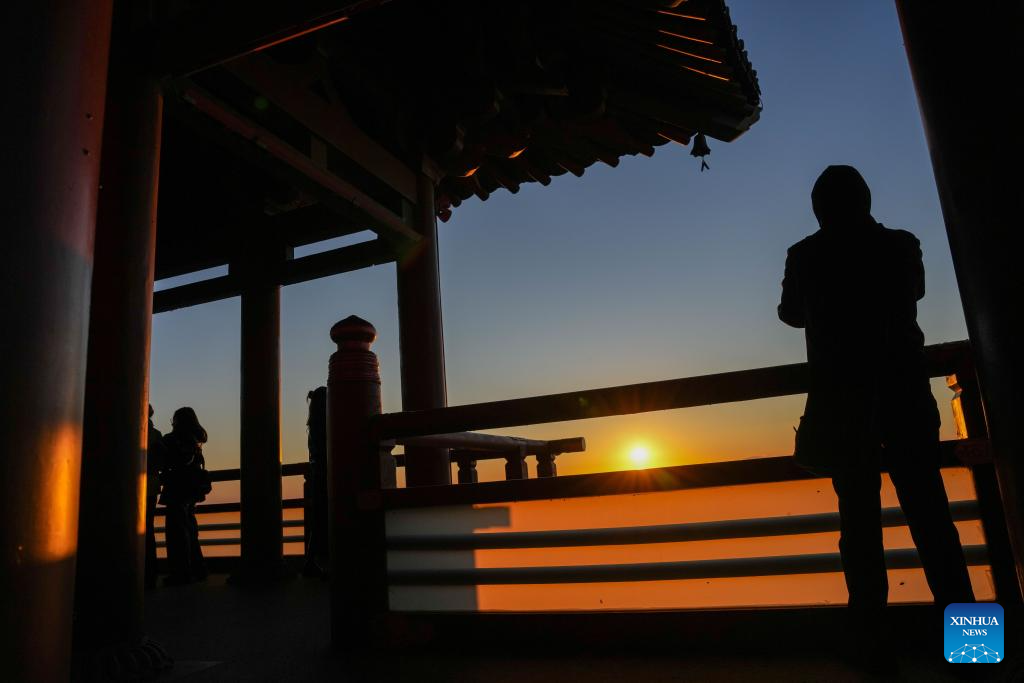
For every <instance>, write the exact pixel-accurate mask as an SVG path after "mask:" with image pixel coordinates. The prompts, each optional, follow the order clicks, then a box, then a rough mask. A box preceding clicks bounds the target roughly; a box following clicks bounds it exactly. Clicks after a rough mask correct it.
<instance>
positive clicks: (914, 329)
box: [779, 166, 974, 656]
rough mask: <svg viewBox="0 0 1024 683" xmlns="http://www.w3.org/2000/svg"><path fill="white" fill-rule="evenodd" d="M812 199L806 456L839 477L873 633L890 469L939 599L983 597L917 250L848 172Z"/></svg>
mask: <svg viewBox="0 0 1024 683" xmlns="http://www.w3.org/2000/svg"><path fill="white" fill-rule="evenodd" d="M811 200H812V205H813V208H814V215H815V216H816V217H817V219H818V224H819V225H820V228H821V229H820V230H819V231H818V232H816V233H814V234H813V235H811V236H809V237H807V238H805V239H803V240H801V241H800V242H797V243H796V244H794V245H793V246H792V247H791V248H790V249H789V254H788V256H787V259H786V273H785V279H784V280H783V282H782V303H781V304H780V305H779V318H781V319H782V321H783V322H785V323H786V324H788V325H791V326H793V327H803V328H805V335H806V340H807V360H808V364H809V366H810V371H811V378H810V390H809V392H808V396H807V405H806V408H805V412H804V416H803V418H802V419H801V425H800V429H799V431H798V433H797V449H796V456H797V460H798V461H799V462H800V463H801V464H802V465H804V466H805V467H807V468H808V469H810V470H811V471H814V472H816V473H819V474H824V475H829V476H831V477H832V484H833V486H834V488H835V490H836V494H837V495H838V496H839V514H840V518H841V538H840V541H839V551H840V554H841V556H842V560H843V570H844V572H845V574H846V585H847V588H848V589H849V593H850V602H849V605H850V609H851V616H852V617H854V619H853V621H852V624H853V625H854V626H855V628H856V627H858V626H859V627H861V628H857V632H858V637H860V638H869V637H870V636H869V634H871V633H877V627H878V623H873V622H874V621H875V619H876V618H877V617H878V616H880V615H881V611H882V609H883V608H884V607H885V605H886V602H887V600H888V580H887V576H886V570H885V558H884V554H883V548H882V528H881V521H880V516H879V515H880V512H879V511H880V508H881V504H880V497H879V489H880V485H881V482H880V475H879V467H880V463H881V462H883V461H884V462H885V464H886V465H887V467H888V470H889V473H890V475H891V477H892V481H893V484H894V485H895V487H896V492H897V494H898V496H899V500H900V505H901V507H902V508H903V511H904V513H905V515H906V518H907V523H908V525H909V527H910V532H911V534H912V536H913V539H914V543H915V545H916V546H917V549H918V553H919V555H920V557H921V563H922V565H923V566H924V571H925V575H926V577H927V579H928V586H929V587H930V588H931V591H932V594H933V595H934V597H935V602H936V603H937V604H938V605H939V606H940V607H942V608H945V606H946V605H947V604H948V603H951V602H973V600H974V597H973V593H972V590H971V584H970V579H969V577H968V574H967V566H966V563H965V561H964V554H963V550H962V549H961V546H960V539H959V536H958V534H957V531H956V528H955V527H954V526H953V521H952V518H951V517H950V513H949V503H948V500H947V498H946V491H945V488H944V487H943V483H942V478H941V476H940V475H939V434H938V430H939V413H938V409H937V407H936V405H935V399H934V398H933V397H932V394H931V390H930V387H929V383H928V373H927V370H926V368H925V359H924V353H923V346H924V335H923V333H922V332H921V329H920V327H918V324H917V301H918V300H919V299H921V298H922V297H923V296H924V266H923V264H922V260H921V248H920V243H919V242H918V240H917V238H916V237H914V236H913V235H912V234H911V233H909V232H906V231H904V230H891V229H889V228H886V227H884V226H883V225H882V224H880V223H878V222H877V221H875V219H874V218H873V217H872V215H871V192H870V190H869V189H868V186H867V184H866V183H865V182H864V179H863V178H862V177H861V175H860V173H858V172H857V170H856V169H854V168H853V167H851V166H829V167H828V168H827V169H825V171H824V172H823V173H822V174H821V176H820V177H819V178H818V180H817V182H816V183H815V185H814V190H813V192H812V193H811ZM872 656H873V655H872Z"/></svg>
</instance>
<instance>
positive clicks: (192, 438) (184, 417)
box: [160, 407, 210, 585]
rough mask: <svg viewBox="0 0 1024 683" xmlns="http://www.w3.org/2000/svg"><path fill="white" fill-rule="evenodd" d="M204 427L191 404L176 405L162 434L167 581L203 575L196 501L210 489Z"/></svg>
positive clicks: (197, 578)
mask: <svg viewBox="0 0 1024 683" xmlns="http://www.w3.org/2000/svg"><path fill="white" fill-rule="evenodd" d="M206 440H207V436H206V430H205V429H203V427H202V425H200V424H199V418H198V417H196V412H195V411H194V410H192V408H188V407H185V408H179V409H178V410H176V411H175V412H174V417H173V419H172V421H171V432H170V433H169V434H167V435H166V436H165V437H164V445H165V446H166V447H167V451H166V467H165V469H164V474H163V492H162V493H161V494H160V502H161V503H163V504H164V506H165V507H166V509H167V514H166V520H165V522H164V527H165V529H166V532H165V536H166V538H167V565H168V571H169V575H168V576H167V578H165V579H164V583H165V584H168V585H172V584H181V583H189V582H190V581H197V580H202V579H204V578H206V563H205V562H204V561H203V551H202V549H201V548H200V546H199V524H198V522H197V521H196V503H198V502H201V501H202V500H205V498H206V494H207V493H209V492H210V479H209V475H208V474H207V473H206V460H205V458H203V444H204V443H206Z"/></svg>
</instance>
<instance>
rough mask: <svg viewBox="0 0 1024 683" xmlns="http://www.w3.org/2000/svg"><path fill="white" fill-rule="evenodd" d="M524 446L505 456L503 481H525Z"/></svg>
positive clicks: (527, 475)
mask: <svg viewBox="0 0 1024 683" xmlns="http://www.w3.org/2000/svg"><path fill="white" fill-rule="evenodd" d="M529 476H530V474H529V471H528V470H527V469H526V446H520V447H519V448H518V449H516V450H514V451H510V452H509V453H507V454H506V455H505V479H527V478H529Z"/></svg>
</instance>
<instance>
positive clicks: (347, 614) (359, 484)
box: [327, 315, 388, 649]
mask: <svg viewBox="0 0 1024 683" xmlns="http://www.w3.org/2000/svg"><path fill="white" fill-rule="evenodd" d="M376 338H377V330H376V329H374V327H373V325H371V324H370V323H368V322H366V321H365V320H363V319H361V318H358V317H356V316H354V315H353V316H349V317H348V318H345V319H344V320H342V321H341V322H339V323H337V324H335V325H334V327H332V328H331V339H332V340H333V341H334V343H335V344H337V345H338V350H337V351H336V352H335V353H333V354H331V360H330V364H329V367H328V374H327V486H328V489H327V499H328V510H329V512H328V514H329V533H330V539H331V541H330V543H331V550H330V554H331V642H332V643H333V645H334V646H335V647H337V648H340V649H353V648H359V647H360V646H361V645H363V644H365V643H367V642H368V641H369V640H371V639H372V637H373V636H374V634H376V633H378V631H379V630H380V629H382V628H383V626H384V624H383V619H384V616H385V615H386V612H387V609H388V585H387V549H386V548H385V547H384V515H383V512H382V511H381V509H380V503H379V501H380V487H381V453H380V447H379V444H378V443H376V442H375V441H373V439H372V435H371V434H370V430H369V426H370V425H369V421H370V418H372V417H373V416H375V415H379V414H380V412H381V405H380V367H379V365H378V362H377V355H376V354H375V353H373V351H371V350H370V345H371V344H373V342H374V340H375V339H376ZM374 501H376V503H374Z"/></svg>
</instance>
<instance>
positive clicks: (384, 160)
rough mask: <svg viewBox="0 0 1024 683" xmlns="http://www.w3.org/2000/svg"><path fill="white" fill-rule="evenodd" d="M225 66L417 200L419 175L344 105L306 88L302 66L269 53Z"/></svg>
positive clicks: (344, 151) (412, 199)
mask: <svg viewBox="0 0 1024 683" xmlns="http://www.w3.org/2000/svg"><path fill="white" fill-rule="evenodd" d="M225 68H226V69H227V70H228V71H230V72H231V73H233V74H234V75H235V76H237V77H238V78H240V79H241V80H243V81H244V82H245V83H247V84H248V85H250V86H251V87H253V88H255V89H256V90H258V91H259V92H260V93H261V94H262V95H263V96H265V97H266V98H267V99H269V100H271V101H272V102H274V103H275V104H276V105H277V106H278V107H280V108H281V109H284V110H285V111H287V112H288V113H289V114H291V115H292V116H293V117H295V119H296V120H297V121H299V122H300V123H302V124H303V125H304V126H306V128H309V129H310V130H311V131H313V132H314V133H315V134H317V135H319V136H320V137H322V138H323V139H324V140H325V141H327V142H328V143H330V144H331V145H333V146H334V147H336V148H338V149H339V150H341V151H342V152H343V153H344V154H346V155H347V156H348V157H350V158H351V159H352V160H353V161H355V162H356V163H357V164H359V165H360V166H362V167H363V168H365V169H366V170H367V171H369V172H370V173H372V174H373V175H375V176H376V177H377V178H379V179H380V180H382V181H384V182H385V183H387V184H388V185H389V186H390V187H392V188H393V189H394V190H396V191H397V192H398V193H399V194H401V195H402V196H403V197H405V198H406V199H408V200H409V201H410V202H412V203H414V204H415V203H416V174H415V173H414V172H413V171H412V170H411V169H409V168H408V167H407V166H406V165H405V164H403V163H402V162H401V161H400V160H398V159H397V158H396V157H395V156H393V155H392V154H391V153H390V152H388V151H387V150H386V149H384V148H383V147H381V146H380V145H378V144H377V143H376V142H374V141H373V139H371V138H370V137H369V136H368V135H367V134H366V133H364V132H363V131H362V130H361V129H360V128H359V127H358V126H356V125H355V124H354V123H353V122H352V120H351V119H350V118H349V116H348V113H347V112H346V111H345V109H344V107H342V106H341V105H338V104H330V103H328V102H325V101H324V100H323V99H322V98H320V97H319V96H317V95H316V94H314V93H313V92H311V91H310V90H309V89H308V88H307V87H304V86H303V83H302V81H301V80H300V79H301V77H302V74H303V73H304V72H303V71H302V70H301V69H297V68H296V67H294V66H290V65H287V64H281V63H280V62H275V61H274V60H272V59H269V58H268V57H267V56H265V55H252V56H249V57H246V58H245V59H240V60H237V61H235V62H232V63H231V64H227V65H225Z"/></svg>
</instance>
